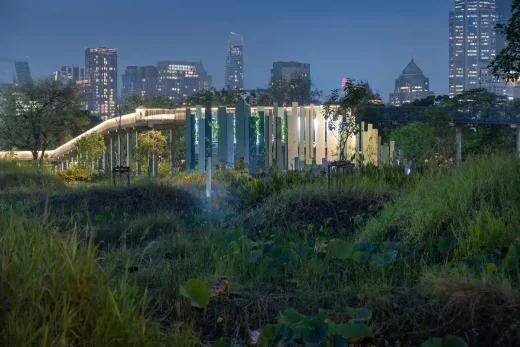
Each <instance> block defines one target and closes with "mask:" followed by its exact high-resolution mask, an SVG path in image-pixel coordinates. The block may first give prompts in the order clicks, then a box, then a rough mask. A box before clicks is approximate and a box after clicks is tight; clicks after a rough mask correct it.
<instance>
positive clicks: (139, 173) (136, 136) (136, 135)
mask: <svg viewBox="0 0 520 347" xmlns="http://www.w3.org/2000/svg"><path fill="white" fill-rule="evenodd" d="M135 147H139V131H137V129H136V130H135ZM135 175H136V176H139V175H141V164H140V163H139V162H138V161H136V162H135Z"/></svg>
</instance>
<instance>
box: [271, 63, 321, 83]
mask: <svg viewBox="0 0 520 347" xmlns="http://www.w3.org/2000/svg"><path fill="white" fill-rule="evenodd" d="M297 76H303V77H304V78H307V79H309V80H310V78H311V64H305V63H298V62H296V61H277V62H274V63H273V68H272V70H271V81H280V80H290V79H292V78H294V77H297Z"/></svg>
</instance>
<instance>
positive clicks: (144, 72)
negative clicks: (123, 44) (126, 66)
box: [139, 65, 157, 95]
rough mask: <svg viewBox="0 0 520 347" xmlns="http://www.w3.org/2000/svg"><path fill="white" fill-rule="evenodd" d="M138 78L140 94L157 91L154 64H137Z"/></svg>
mask: <svg viewBox="0 0 520 347" xmlns="http://www.w3.org/2000/svg"><path fill="white" fill-rule="evenodd" d="M139 79H140V80H141V95H153V94H155V93H157V67H156V66H151V65H149V66H139Z"/></svg>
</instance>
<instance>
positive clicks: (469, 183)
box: [358, 156, 520, 255]
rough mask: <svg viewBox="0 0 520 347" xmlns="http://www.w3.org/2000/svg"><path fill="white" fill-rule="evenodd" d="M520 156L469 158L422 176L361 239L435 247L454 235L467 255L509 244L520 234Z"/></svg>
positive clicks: (371, 224)
mask: <svg viewBox="0 0 520 347" xmlns="http://www.w3.org/2000/svg"><path fill="white" fill-rule="evenodd" d="M519 172H520V161H518V159H516V158H514V157H512V156H487V157H480V158H474V159H471V160H468V161H467V162H465V163H463V164H462V165H461V166H460V167H459V168H457V169H453V170H452V171H450V172H449V173H447V174H445V175H443V176H440V177H438V178H433V179H430V180H424V181H421V182H420V183H418V185H417V186H416V187H415V189H413V190H411V191H410V192H408V193H405V194H403V195H402V196H400V197H399V198H398V199H397V200H396V201H395V202H392V203H389V204H387V205H386V206H385V208H384V211H383V212H382V213H381V214H380V215H379V216H377V217H375V218H372V219H371V220H370V221H369V222H368V224H367V225H366V227H365V228H364V230H363V231H362V233H360V235H359V237H358V240H360V241H363V240H373V241H380V240H384V239H386V240H388V239H394V240H395V239H397V240H401V241H403V242H405V243H408V244H414V245H418V246H422V247H428V248H431V247H432V246H434V245H435V244H436V240H437V238H438V237H440V236H448V237H455V238H457V239H459V240H460V243H463V244H465V247H466V248H467V253H468V255H469V254H470V253H475V252H480V251H481V247H484V246H485V247H492V248H500V247H507V246H508V245H509V244H510V243H511V242H512V241H513V240H514V239H515V238H516V237H519V236H520V214H519V212H518V211H520V175H519Z"/></svg>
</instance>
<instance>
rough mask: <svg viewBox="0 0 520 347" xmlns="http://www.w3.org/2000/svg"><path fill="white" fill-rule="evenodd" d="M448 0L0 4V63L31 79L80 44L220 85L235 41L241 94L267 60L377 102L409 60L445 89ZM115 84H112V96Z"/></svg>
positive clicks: (0, 0)
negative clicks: (189, 70)
mask: <svg viewBox="0 0 520 347" xmlns="http://www.w3.org/2000/svg"><path fill="white" fill-rule="evenodd" d="M453 3H454V0H336V1H332V0H321V1H309V0H301V1H295V0H294V1H284V0H277V1H275V0H261V1H247V0H243V1H239V0H235V1H230V0H213V1H209V0H199V1H196V0H183V1H179V0H161V1H158V0H147V1H145V0H141V1H135V0H125V1H122V0H0V57H3V58H7V57H9V58H19V57H24V56H28V57H29V62H30V65H31V70H32V73H33V76H34V77H42V76H45V75H49V74H51V73H52V72H53V71H55V70H57V69H58V68H59V67H60V66H61V65H65V64H77V65H84V49H85V47H95V46H105V47H115V48H117V50H118V70H119V76H120V77H121V74H122V73H123V71H124V68H125V67H126V66H127V65H155V64H156V62H157V61H158V60H193V61H199V60H201V61H202V62H203V64H204V66H205V68H206V70H207V71H208V73H209V74H211V75H212V76H213V83H214V85H215V87H217V88H221V87H223V84H224V81H223V80H224V64H225V55H226V45H227V37H228V35H229V32H230V31H234V32H237V33H239V34H241V35H243V36H244V66H245V70H244V75H245V77H244V79H245V87H246V88H247V89H251V88H256V87H263V86H265V85H266V84H267V82H268V79H269V76H270V69H271V67H272V62H273V61H279V60H281V61H289V60H295V61H300V62H305V63H310V64H311V76H312V79H313V81H314V83H315V85H316V86H317V87H318V88H319V89H321V90H323V91H324V92H325V94H327V93H329V92H330V90H331V89H333V88H338V87H339V86H340V85H341V80H342V78H343V77H351V78H354V79H358V80H359V79H363V80H368V81H369V82H370V84H371V85H372V86H373V87H374V89H376V90H377V91H379V92H380V93H381V94H382V96H383V97H384V99H385V100H387V99H388V93H390V92H391V91H392V89H393V87H394V80H395V78H397V77H398V75H399V74H400V72H401V70H402V69H403V68H404V67H405V66H406V64H407V63H408V62H409V60H410V58H411V55H412V52H413V55H414V58H415V61H416V62H417V64H418V65H419V67H421V68H422V70H423V71H424V73H425V74H426V76H428V77H429V78H430V84H431V89H432V90H434V91H435V92H436V93H437V94H446V93H447V91H448V12H449V10H450V9H451V8H452V7H453ZM120 91H121V84H119V92H120Z"/></svg>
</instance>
